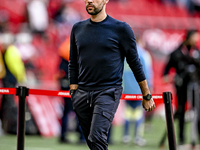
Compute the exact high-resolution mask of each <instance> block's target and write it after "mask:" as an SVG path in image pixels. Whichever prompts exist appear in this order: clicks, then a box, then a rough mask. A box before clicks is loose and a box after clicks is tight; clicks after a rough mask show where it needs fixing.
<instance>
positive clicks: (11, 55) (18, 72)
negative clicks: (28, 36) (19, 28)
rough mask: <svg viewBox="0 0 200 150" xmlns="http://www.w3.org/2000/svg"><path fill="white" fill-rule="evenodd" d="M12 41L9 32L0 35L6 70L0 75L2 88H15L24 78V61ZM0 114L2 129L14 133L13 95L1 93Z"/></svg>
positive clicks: (14, 110)
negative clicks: (0, 76)
mask: <svg viewBox="0 0 200 150" xmlns="http://www.w3.org/2000/svg"><path fill="white" fill-rule="evenodd" d="M13 42H14V36H13V35H12V34H11V33H5V34H1V35H0V43H1V53H2V56H3V62H4V66H5V72H6V73H5V75H4V76H3V77H2V84H3V87H4V88H15V87H16V85H17V84H18V83H23V82H24V81H25V80H26V73H25V67H24V63H23V61H22V60H21V56H20V53H19V51H18V49H17V48H16V47H15V46H14V45H13ZM0 115H1V120H2V127H3V129H4V131H5V132H7V133H16V129H17V105H16V104H15V101H14V95H3V98H2V103H1V113H0Z"/></svg>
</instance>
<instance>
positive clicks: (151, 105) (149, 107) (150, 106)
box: [142, 98, 156, 112]
mask: <svg viewBox="0 0 200 150" xmlns="http://www.w3.org/2000/svg"><path fill="white" fill-rule="evenodd" d="M142 106H143V108H144V109H145V110H146V111H149V112H150V111H152V110H154V108H155V107H156V106H155V103H154V100H153V98H151V99H150V100H149V101H148V100H145V99H143V100H142Z"/></svg>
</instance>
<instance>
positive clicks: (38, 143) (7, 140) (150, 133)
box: [0, 117, 190, 150]
mask: <svg viewBox="0 0 200 150" xmlns="http://www.w3.org/2000/svg"><path fill="white" fill-rule="evenodd" d="M145 126H146V128H145V133H144V138H145V139H146V140H147V145H146V146H143V147H139V146H136V145H135V144H134V143H133V142H131V143H129V144H123V143H122V142H121V141H122V135H123V128H122V126H114V127H113V130H112V131H113V132H112V136H111V138H112V140H113V143H114V144H112V145H109V147H108V148H109V150H159V148H158V144H159V141H160V138H161V137H162V134H163V132H164V131H165V129H166V122H165V121H164V120H162V119H161V118H159V117H154V118H153V120H152V123H151V126H150V127H149V126H147V123H146V124H145ZM133 128H134V126H133V125H132V126H131V131H130V134H131V135H133V132H134V131H133ZM175 132H176V133H177V121H175ZM189 133H190V123H187V124H186V135H187V136H186V140H187V143H189V141H190V134H189ZM68 138H69V139H70V140H71V141H72V142H73V143H72V144H60V143H59V142H58V138H44V137H41V136H25V148H24V149H25V150H89V148H88V147H87V146H86V145H78V144H77V136H76V133H69V134H68ZM168 149H169V148H168V141H167V140H166V142H165V147H164V148H163V149H162V150H168ZM0 150H17V136H16V135H5V134H3V135H0Z"/></svg>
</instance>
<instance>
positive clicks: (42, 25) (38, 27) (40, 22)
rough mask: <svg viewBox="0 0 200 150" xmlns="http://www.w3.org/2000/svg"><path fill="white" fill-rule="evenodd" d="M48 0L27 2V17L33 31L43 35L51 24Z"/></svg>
mask: <svg viewBox="0 0 200 150" xmlns="http://www.w3.org/2000/svg"><path fill="white" fill-rule="evenodd" d="M47 2H48V1H47V0H30V1H29V3H28V4H27V17H28V18H27V19H28V23H29V26H30V29H31V31H32V32H33V33H35V34H39V35H43V34H44V33H45V31H46V30H47V28H48V25H49V17H48V12H47V6H46V5H47Z"/></svg>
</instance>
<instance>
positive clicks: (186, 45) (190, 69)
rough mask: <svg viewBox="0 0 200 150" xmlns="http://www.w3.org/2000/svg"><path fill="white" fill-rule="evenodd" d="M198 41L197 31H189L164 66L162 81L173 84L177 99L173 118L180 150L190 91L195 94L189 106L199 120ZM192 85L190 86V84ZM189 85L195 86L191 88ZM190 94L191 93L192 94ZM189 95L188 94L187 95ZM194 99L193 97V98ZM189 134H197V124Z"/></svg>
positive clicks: (199, 52) (199, 53) (199, 59)
mask: <svg viewBox="0 0 200 150" xmlns="http://www.w3.org/2000/svg"><path fill="white" fill-rule="evenodd" d="M198 41H199V33H198V31H197V30H189V31H188V32H187V34H186V38H185V40H184V42H183V43H181V44H180V46H179V47H178V48H177V49H176V50H175V51H173V52H172V53H171V54H170V56H169V60H168V62H167V64H166V67H165V70H164V81H165V82H174V85H175V87H176V93H177V98H178V108H177V111H176V113H175V116H174V117H175V118H177V119H178V120H179V135H178V140H179V147H180V149H181V150H182V148H183V144H184V143H185V134H184V127H185V120H184V119H185V104H186V101H187V100H188V99H191V97H189V95H191V92H190V91H191V90H192V91H193V92H194V93H196V94H194V95H197V97H196V98H192V99H193V102H192V103H191V106H192V107H193V108H194V109H195V113H196V114H195V118H196V119H195V120H197V118H199V116H200V115H199V114H200V112H199V111H200V110H199V88H197V90H195V89H196V85H197V87H199V79H200V51H199V50H198V49H197V47H196V43H197V42H198ZM171 68H174V69H175V70H176V75H175V78H174V79H173V78H172V77H171V76H170V75H168V74H169V71H170V69H171ZM191 83H192V84H191ZM191 85H195V86H192V88H191ZM193 92H192V93H193ZM189 93H190V94H189ZM192 95H193V94H192ZM194 97H195V96H194ZM192 130H195V131H192V132H191V133H194V132H196V134H197V122H196V124H195V125H194V126H193V129H192ZM195 137H196V136H195V135H194V138H193V135H192V139H191V142H192V145H193V146H194V145H195V142H196V141H195V140H196V139H195Z"/></svg>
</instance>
